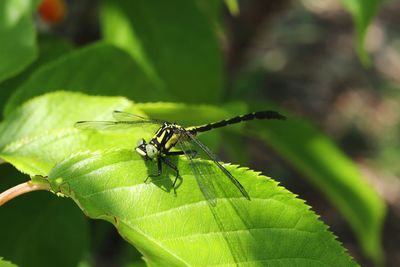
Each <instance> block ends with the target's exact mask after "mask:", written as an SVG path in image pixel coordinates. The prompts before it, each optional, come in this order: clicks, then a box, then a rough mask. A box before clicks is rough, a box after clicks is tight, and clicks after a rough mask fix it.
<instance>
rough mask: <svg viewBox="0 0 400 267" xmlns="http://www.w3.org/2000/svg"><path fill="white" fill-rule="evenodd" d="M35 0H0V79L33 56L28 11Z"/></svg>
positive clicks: (26, 62)
mask: <svg viewBox="0 0 400 267" xmlns="http://www.w3.org/2000/svg"><path fill="white" fill-rule="evenodd" d="M38 3H39V0H2V1H0V62H1V64H0V82H1V81H3V80H5V79H7V78H9V77H11V76H13V75H16V74H17V73H18V72H20V71H21V70H23V69H24V68H25V67H26V66H28V65H29V64H30V63H31V62H32V61H33V60H34V59H35V57H36V54H37V47H36V30H35V28H34V25H33V22H32V14H33V13H34V12H35V11H36V6H37V5H38Z"/></svg>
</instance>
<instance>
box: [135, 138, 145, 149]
mask: <svg viewBox="0 0 400 267" xmlns="http://www.w3.org/2000/svg"><path fill="white" fill-rule="evenodd" d="M145 144H146V141H145V140H144V139H143V138H142V139H139V140H138V141H137V143H136V147H140V146H142V145H145Z"/></svg>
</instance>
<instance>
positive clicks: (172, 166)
mask: <svg viewBox="0 0 400 267" xmlns="http://www.w3.org/2000/svg"><path fill="white" fill-rule="evenodd" d="M176 152H178V151H176ZM161 159H162V161H163V162H164V163H165V164H166V165H167V166H168V167H170V168H171V169H173V170H174V171H175V172H176V175H175V180H174V182H173V183H172V187H173V188H174V192H175V184H176V181H177V180H178V178H179V170H178V168H177V167H176V166H175V165H174V164H173V163H172V162H171V161H169V160H168V159H166V158H163V157H161ZM175 193H176V192H175Z"/></svg>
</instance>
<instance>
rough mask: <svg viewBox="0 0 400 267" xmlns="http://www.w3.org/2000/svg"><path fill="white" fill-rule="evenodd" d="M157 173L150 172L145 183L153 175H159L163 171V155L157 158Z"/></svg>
mask: <svg viewBox="0 0 400 267" xmlns="http://www.w3.org/2000/svg"><path fill="white" fill-rule="evenodd" d="M157 168H158V171H157V174H150V175H149V176H147V178H146V180H144V182H145V183H147V180H149V178H153V177H159V176H160V175H161V173H162V163H161V157H158V158H157Z"/></svg>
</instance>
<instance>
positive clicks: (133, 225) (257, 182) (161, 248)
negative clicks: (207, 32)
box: [49, 150, 356, 266]
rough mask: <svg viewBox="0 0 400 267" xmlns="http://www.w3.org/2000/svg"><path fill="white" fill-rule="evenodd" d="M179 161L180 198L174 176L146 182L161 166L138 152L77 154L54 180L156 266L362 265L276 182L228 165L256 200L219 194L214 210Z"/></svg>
mask: <svg viewBox="0 0 400 267" xmlns="http://www.w3.org/2000/svg"><path fill="white" fill-rule="evenodd" d="M174 162H175V164H177V166H178V167H179V170H180V173H181V176H182V181H181V182H180V183H179V186H178V188H177V190H176V192H177V193H176V195H175V194H174V193H173V189H172V187H171V186H172V181H171V180H172V179H173V178H174V173H172V172H170V171H167V170H166V171H165V172H164V173H163V175H162V176H161V177H160V178H158V179H154V180H153V181H152V182H151V183H144V182H143V181H144V179H146V177H147V176H148V174H149V173H151V172H152V171H154V162H145V161H144V160H143V159H142V158H140V156H138V155H137V154H136V153H133V152H132V151H131V150H111V151H103V152H102V151H99V152H96V153H82V154H78V155H75V156H73V157H70V158H68V159H66V160H64V161H62V162H61V163H60V164H58V165H57V166H56V167H55V168H54V169H53V170H52V171H51V172H50V174H49V181H50V183H51V185H52V188H53V190H54V191H55V192H61V193H62V194H64V195H66V196H69V197H71V198H72V199H73V200H74V201H75V202H76V203H77V204H78V205H79V206H80V207H81V209H82V210H83V211H84V212H85V214H87V215H88V216H89V217H91V218H97V219H104V220H107V221H109V222H111V223H113V224H114V225H115V227H116V228H117V229H118V231H119V233H120V234H121V235H122V236H123V237H124V238H125V239H126V240H127V241H128V242H130V243H131V244H133V245H135V246H136V247H137V248H138V249H139V251H141V253H143V255H144V257H145V260H146V261H147V263H148V264H149V265H151V266H160V265H163V266H182V265H190V266H210V265H235V264H237V263H241V264H246V263H247V264H251V265H265V264H271V265H276V264H281V265H283V266H294V265H296V266H319V265H326V266H355V265H356V264H355V263H354V262H352V260H351V259H350V258H349V256H348V255H346V253H345V252H344V250H343V248H342V247H341V246H340V244H339V243H338V242H337V241H336V240H335V239H334V236H333V235H332V234H331V233H330V232H329V231H327V229H326V226H325V225H323V224H322V223H321V222H320V221H319V220H318V219H317V216H316V215H315V214H314V213H313V212H311V211H310V210H309V207H307V206H306V205H305V204H304V203H303V202H302V201H301V200H298V199H296V198H295V196H294V195H293V194H291V193H289V192H288V191H286V190H285V189H284V188H282V187H279V186H277V183H276V182H274V181H273V180H271V179H270V178H267V177H265V176H259V175H258V174H257V173H255V172H253V171H251V170H247V169H244V168H238V167H236V166H230V165H226V167H227V168H228V170H229V171H230V172H231V173H232V174H233V175H234V176H235V177H236V178H238V179H239V180H240V182H241V183H242V184H243V186H244V187H245V188H246V189H247V190H248V192H249V193H250V195H251V197H252V200H251V201H248V200H247V199H245V198H244V197H241V195H240V193H238V192H235V193H231V194H229V195H226V196H223V195H222V194H218V195H220V196H221V197H220V198H218V202H217V206H216V207H211V206H209V204H208V203H207V201H205V200H204V197H203V195H202V193H201V191H200V190H199V188H198V187H197V184H196V182H195V179H194V177H193V174H192V171H191V169H190V166H189V164H188V162H187V161H186V160H185V159H183V158H179V159H177V160H176V161H174ZM198 164H207V165H208V166H209V168H212V170H211V173H212V175H213V176H212V179H213V180H212V181H220V183H221V184H222V186H223V187H222V188H225V187H226V188H227V187H230V186H232V184H230V182H229V180H228V179H227V178H226V177H225V176H224V175H223V174H222V172H220V171H218V170H219V169H217V167H216V166H215V165H214V164H212V163H211V162H207V161H198ZM218 190H221V188H218ZM218 192H220V191H218Z"/></svg>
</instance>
